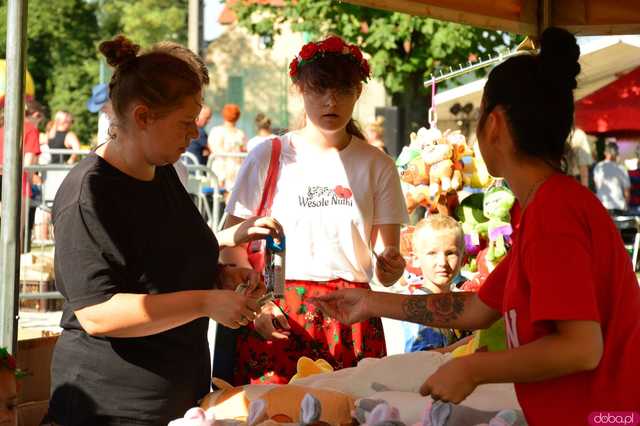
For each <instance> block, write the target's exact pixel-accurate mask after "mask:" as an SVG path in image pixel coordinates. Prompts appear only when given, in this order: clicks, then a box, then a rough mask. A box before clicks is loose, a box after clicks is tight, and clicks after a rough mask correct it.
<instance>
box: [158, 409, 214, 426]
mask: <svg viewBox="0 0 640 426" xmlns="http://www.w3.org/2000/svg"><path fill="white" fill-rule="evenodd" d="M222 424H223V423H222V422H220V421H218V422H216V415H215V413H214V412H213V409H212V408H210V409H208V410H207V411H205V410H203V409H202V408H200V407H195V408H191V409H190V410H189V411H187V412H186V413H185V415H184V417H183V418H181V419H176V420H173V421H171V422H169V425H168V426H214V425H215V426H221V425H222Z"/></svg>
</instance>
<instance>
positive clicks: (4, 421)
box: [0, 348, 18, 426]
mask: <svg viewBox="0 0 640 426" xmlns="http://www.w3.org/2000/svg"><path fill="white" fill-rule="evenodd" d="M17 373H18V370H17V369H16V359H15V358H14V357H13V356H12V355H11V354H10V353H9V352H7V350H6V349H5V348H0V425H3V426H4V425H11V426H17V424H18V401H17V400H18V390H17V388H18V385H17V381H16V374H17Z"/></svg>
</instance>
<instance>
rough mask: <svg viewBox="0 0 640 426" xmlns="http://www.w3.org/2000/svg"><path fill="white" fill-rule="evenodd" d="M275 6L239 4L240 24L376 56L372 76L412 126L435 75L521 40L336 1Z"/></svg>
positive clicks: (292, 0) (300, 0)
mask: <svg viewBox="0 0 640 426" xmlns="http://www.w3.org/2000/svg"><path fill="white" fill-rule="evenodd" d="M284 3H285V4H284V6H282V7H273V6H269V5H265V4H262V3H261V2H243V1H239V2H234V4H233V6H232V7H233V9H234V11H235V13H236V14H237V16H238V20H239V22H240V24H241V25H243V26H244V27H246V28H247V29H249V31H251V32H253V33H256V34H260V35H269V36H271V37H272V38H273V36H275V35H277V34H278V33H279V31H280V28H281V27H282V24H284V23H288V24H290V25H291V27H292V29H293V30H294V31H301V32H305V33H308V34H309V35H310V36H311V38H313V39H317V38H319V37H323V36H326V35H327V34H338V35H340V36H342V37H344V38H345V39H347V40H349V41H350V42H354V43H358V44H359V45H360V46H361V48H362V50H364V51H365V52H367V53H368V54H369V55H370V57H371V60H370V62H371V67H372V71H373V75H374V76H375V77H378V78H380V79H382V80H383V81H384V85H385V87H386V89H387V90H388V91H389V92H390V93H391V94H392V97H393V102H394V104H395V105H398V106H403V107H404V108H405V110H406V111H407V112H408V114H409V117H408V119H407V125H408V126H409V127H415V126H416V125H418V124H424V121H425V119H426V109H427V106H428V98H427V93H426V90H425V88H424V86H423V82H424V80H425V79H428V78H429V77H430V76H431V74H432V73H435V72H436V71H438V70H440V69H443V68H448V67H449V66H457V65H458V64H465V63H467V61H469V60H470V59H471V58H474V57H479V56H481V55H483V54H486V53H489V52H493V51H494V50H495V49H496V48H500V47H501V48H508V47H510V46H512V45H513V44H514V43H515V42H516V41H517V39H516V37H514V36H512V35H510V34H506V33H502V32H496V31H488V30H484V29H480V28H474V27H469V26H467V25H462V24H456V23H451V22H444V21H438V20H435V19H429V18H422V17H415V16H410V15H407V14H403V13H396V12H389V11H382V10H376V9H370V8H366V7H361V6H355V5H352V4H349V3H344V2H338V1H332V0H285V2H284Z"/></svg>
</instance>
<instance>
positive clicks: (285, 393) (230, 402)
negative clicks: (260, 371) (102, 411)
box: [200, 381, 355, 426]
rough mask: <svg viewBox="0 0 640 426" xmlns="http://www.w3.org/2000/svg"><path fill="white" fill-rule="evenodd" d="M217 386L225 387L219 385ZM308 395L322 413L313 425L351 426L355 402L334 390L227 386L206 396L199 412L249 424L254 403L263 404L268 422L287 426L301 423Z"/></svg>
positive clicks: (286, 386) (279, 386)
mask: <svg viewBox="0 0 640 426" xmlns="http://www.w3.org/2000/svg"><path fill="white" fill-rule="evenodd" d="M217 386H225V385H224V384H223V383H221V382H220V381H217ZM307 394H309V395H310V396H311V397H313V398H315V399H316V400H317V401H318V403H319V404H320V406H321V407H322V413H321V415H320V417H319V419H318V420H317V422H313V423H314V425H316V424H322V423H328V424H330V425H335V426H342V425H344V426H347V425H351V411H352V409H353V407H354V402H355V398H353V397H352V396H350V395H348V394H345V393H342V392H338V391H335V390H331V389H320V388H311V387H305V386H298V385H246V386H239V387H232V386H231V385H227V386H226V387H225V388H224V389H221V390H218V391H215V392H212V393H210V394H209V395H207V396H206V397H205V398H204V399H203V400H202V402H201V404H200V408H202V409H205V410H208V409H210V408H213V409H214V412H215V413H216V417H217V418H223V419H231V420H239V421H242V422H246V421H247V420H248V419H249V417H250V411H251V407H252V404H253V403H254V401H257V400H261V401H263V403H264V404H265V405H264V413H263V414H264V415H265V416H266V419H268V420H270V421H274V422H278V423H285V424H286V423H291V422H299V421H300V415H301V406H302V402H303V399H304V398H305V396H306V395H307ZM318 422H322V423H318Z"/></svg>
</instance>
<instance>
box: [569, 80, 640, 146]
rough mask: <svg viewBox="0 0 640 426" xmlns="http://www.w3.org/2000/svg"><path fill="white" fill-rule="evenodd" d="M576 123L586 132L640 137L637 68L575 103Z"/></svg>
mask: <svg viewBox="0 0 640 426" xmlns="http://www.w3.org/2000/svg"><path fill="white" fill-rule="evenodd" d="M576 124H577V125H578V127H580V128H581V129H582V130H584V131H585V132H587V133H600V134H640V67H638V68H636V69H634V70H633V71H631V72H630V73H628V74H625V75H623V76H622V77H620V78H618V79H617V80H615V81H614V82H613V83H610V84H608V85H606V86H605V87H603V88H601V89H599V90H597V91H596V92H594V93H592V94H591V95H589V96H587V97H585V98H583V99H581V100H580V101H578V102H577V103H576Z"/></svg>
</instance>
